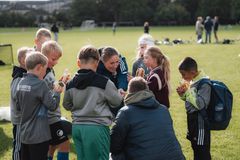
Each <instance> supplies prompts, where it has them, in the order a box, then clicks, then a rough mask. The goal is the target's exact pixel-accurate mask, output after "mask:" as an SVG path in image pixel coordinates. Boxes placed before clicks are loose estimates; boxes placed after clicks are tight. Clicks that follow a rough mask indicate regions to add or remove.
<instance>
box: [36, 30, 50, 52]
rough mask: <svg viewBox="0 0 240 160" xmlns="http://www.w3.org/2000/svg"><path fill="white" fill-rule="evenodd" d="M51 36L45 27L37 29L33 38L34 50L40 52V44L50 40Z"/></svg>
mask: <svg viewBox="0 0 240 160" xmlns="http://www.w3.org/2000/svg"><path fill="white" fill-rule="evenodd" d="M51 38H52V35H51V32H50V31H49V30H48V29H46V28H40V29H38V30H37V32H36V36H35V39H34V43H35V46H34V48H35V50H36V51H39V52H41V49H42V44H43V43H44V42H46V41H49V40H51Z"/></svg>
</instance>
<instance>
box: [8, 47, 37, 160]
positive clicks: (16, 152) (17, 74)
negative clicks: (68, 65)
mask: <svg viewBox="0 0 240 160" xmlns="http://www.w3.org/2000/svg"><path fill="white" fill-rule="evenodd" d="M30 51H33V49H32V48H28V47H21V48H20V49H18V51H17V59H18V63H19V66H14V67H13V72H12V78H13V79H12V82H11V101H10V103H11V105H10V107H11V121H12V124H13V152H12V159H13V160H19V159H20V150H21V140H20V119H21V112H20V111H19V110H17V107H16V91H17V85H18V83H19V81H20V80H21V78H22V77H23V74H24V73H26V72H27V70H26V67H25V58H26V54H27V53H29V52H30Z"/></svg>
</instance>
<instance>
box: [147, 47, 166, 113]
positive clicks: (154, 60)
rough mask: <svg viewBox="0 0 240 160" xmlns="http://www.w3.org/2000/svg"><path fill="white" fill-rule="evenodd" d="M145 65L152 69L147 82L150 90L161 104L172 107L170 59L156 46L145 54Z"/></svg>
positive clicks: (149, 48)
mask: <svg viewBox="0 0 240 160" xmlns="http://www.w3.org/2000/svg"><path fill="white" fill-rule="evenodd" d="M144 63H145V65H146V66H147V67H148V68H150V70H151V71H150V73H149V76H148V77H147V82H148V86H149V89H150V90H151V91H152V92H153V94H154V95H155V98H156V99H157V101H158V102H159V103H160V104H163V105H165V106H166V107H168V108H169V107H170V104H169V93H170V92H169V91H170V64H169V60H168V58H167V57H166V56H165V55H164V54H163V53H162V52H161V51H160V49H159V48H158V47H156V46H151V47H148V48H147V49H146V51H145V52H144Z"/></svg>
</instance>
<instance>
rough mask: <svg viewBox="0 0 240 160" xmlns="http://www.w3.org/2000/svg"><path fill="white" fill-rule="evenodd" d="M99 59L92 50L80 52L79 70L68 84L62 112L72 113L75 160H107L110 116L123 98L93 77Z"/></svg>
mask: <svg viewBox="0 0 240 160" xmlns="http://www.w3.org/2000/svg"><path fill="white" fill-rule="evenodd" d="M99 60H100V56H99V53H98V50H97V49H96V48H94V47H92V46H84V47H82V48H81V50H80V52H79V54H78V59H77V64H78V67H79V70H78V72H77V74H76V75H75V76H74V77H73V79H72V80H71V81H70V82H68V83H67V85H66V91H65V94H64V99H63V106H64V108H65V109H67V110H69V111H71V112H72V119H73V128H72V132H73V134H72V136H73V141H74V145H75V148H76V152H77V159H78V160H109V148H110V131H109V126H110V125H111V124H112V120H113V115H112V113H111V111H110V108H111V107H112V108H115V107H118V106H119V105H120V104H121V102H122V96H121V95H120V94H119V93H118V91H117V88H116V87H115V85H114V83H113V82H112V81H111V80H109V79H108V78H106V77H105V76H102V75H100V74H98V73H96V70H97V66H98V62H99Z"/></svg>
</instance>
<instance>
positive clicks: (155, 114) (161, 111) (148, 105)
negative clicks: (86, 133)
mask: <svg viewBox="0 0 240 160" xmlns="http://www.w3.org/2000/svg"><path fill="white" fill-rule="evenodd" d="M124 102H125V104H126V106H125V107H123V108H121V109H120V111H119V112H118V115H117V117H116V120H115V125H114V126H113V127H112V130H111V153H112V159H113V160H115V159H121V158H120V157H125V158H124V159H131V160H161V159H164V160H167V159H169V160H173V159H174V160H183V159H184V156H183V153H182V150H181V146H180V144H179V142H178V140H177V138H176V136H175V133H174V129H173V123H172V119H171V116H170V113H169V111H168V109H167V108H166V107H165V106H164V105H161V104H159V103H158V102H157V100H156V99H155V96H154V95H153V93H152V92H151V91H150V90H149V88H148V84H147V81H146V80H144V79H143V78H142V77H135V78H133V79H131V80H130V82H129V84H128V94H127V95H126V97H125V98H124ZM155 133H157V134H155Z"/></svg>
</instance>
